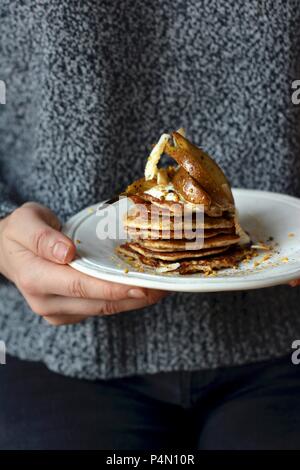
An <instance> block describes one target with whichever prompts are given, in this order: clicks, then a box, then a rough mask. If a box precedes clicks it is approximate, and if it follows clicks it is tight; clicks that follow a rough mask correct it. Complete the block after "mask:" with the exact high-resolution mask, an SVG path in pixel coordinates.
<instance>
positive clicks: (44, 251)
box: [0, 202, 166, 325]
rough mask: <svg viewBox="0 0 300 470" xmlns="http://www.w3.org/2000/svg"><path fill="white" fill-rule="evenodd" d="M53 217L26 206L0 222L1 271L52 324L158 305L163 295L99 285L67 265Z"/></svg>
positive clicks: (70, 254) (69, 252) (68, 254)
mask: <svg viewBox="0 0 300 470" xmlns="http://www.w3.org/2000/svg"><path fill="white" fill-rule="evenodd" d="M59 230H60V223H59V221H58V219H57V218H56V216H55V214H54V213H53V212H52V211H50V209H47V208H46V207H44V206H41V205H39V204H36V203H32V202H30V203H26V204H24V205H23V206H21V207H20V208H18V209H17V210H15V211H14V212H13V213H12V214H11V215H9V216H8V217H6V218H5V219H2V220H1V221H0V273H1V274H3V275H4V276H5V277H7V278H8V279H9V280H11V281H12V282H14V284H15V285H16V286H17V288H18V289H19V290H20V292H21V293H22V295H23V296H24V297H25V299H26V301H27V303H28V304H29V306H30V307H31V309H32V310H33V312H35V313H36V314H38V315H41V316H42V317H43V318H44V319H45V320H47V321H48V322H49V323H50V324H52V325H66V324H70V323H77V322H79V321H81V320H83V319H85V318H87V317H90V316H94V315H110V314H114V313H120V312H125V311H129V310H135V309H139V308H143V307H146V306H147V305H151V304H154V303H156V302H158V301H159V300H160V299H161V298H162V297H164V295H165V294H166V293H165V292H163V291H159V290H152V289H142V288H136V287H132V286H126V285H122V284H117V283H112V282H107V281H101V280H98V279H95V278H93V277H90V276H87V275H86V274H82V273H80V272H78V271H75V270H74V269H72V268H71V267H70V266H68V265H67V263H69V262H70V261H72V259H73V258H74V257H75V254H76V247H75V245H74V244H73V242H72V241H71V240H70V239H69V238H67V237H66V236H65V235H64V234H62V233H61V232H60V231H59Z"/></svg>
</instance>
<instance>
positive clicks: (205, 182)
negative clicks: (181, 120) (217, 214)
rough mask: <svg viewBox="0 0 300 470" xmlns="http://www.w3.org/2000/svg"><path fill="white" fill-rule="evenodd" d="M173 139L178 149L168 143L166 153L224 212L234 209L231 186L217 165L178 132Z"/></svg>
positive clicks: (173, 134) (174, 133)
mask: <svg viewBox="0 0 300 470" xmlns="http://www.w3.org/2000/svg"><path fill="white" fill-rule="evenodd" d="M172 137H173V139H174V141H175V144H176V147H174V146H172V145H171V144H170V142H169V141H168V142H166V145H165V152H166V153H167V154H168V155H169V156H170V157H172V158H173V159H174V160H175V161H176V162H177V163H178V165H180V166H182V167H183V168H184V169H185V171H186V172H187V173H188V174H189V175H190V176H192V177H193V178H194V179H195V180H196V181H197V182H198V183H199V184H200V185H201V187H202V188H203V189H204V190H205V191H206V192H207V193H208V194H209V196H210V197H211V199H212V201H213V202H214V203H216V204H217V205H219V206H220V207H221V208H222V209H223V210H229V209H233V208H234V199H233V196H232V192H231V188H230V184H229V182H228V180H227V178H226V176H225V175H224V173H223V171H222V170H221V168H220V167H219V166H218V165H217V163H216V162H215V161H214V160H213V159H212V158H211V157H210V156H209V155H208V154H207V153H205V152H204V151H203V150H202V149H200V148H198V147H196V146H195V145H194V144H192V143H191V142H190V141H189V140H187V139H186V138H185V137H183V136H182V135H181V134H179V133H178V132H173V133H172Z"/></svg>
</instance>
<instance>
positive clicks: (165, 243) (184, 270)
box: [117, 132, 251, 274]
mask: <svg viewBox="0 0 300 470" xmlns="http://www.w3.org/2000/svg"><path fill="white" fill-rule="evenodd" d="M163 153H167V154H168V155H169V156H171V157H172V158H173V159H174V160H175V161H176V163H177V164H178V166H177V167H168V168H161V169H159V168H158V166H157V164H158V161H159V159H160V157H161V155H162V154H163ZM125 194H126V195H127V196H128V197H129V198H130V199H131V201H132V202H133V206H132V207H131V208H130V209H129V210H128V212H127V214H126V216H125V219H124V226H125V228H126V230H127V233H128V236H129V241H128V242H127V243H125V244H123V245H121V246H119V247H118V248H117V253H118V254H119V255H120V256H121V257H122V258H123V259H125V260H126V261H127V262H129V263H130V264H133V265H134V266H136V267H149V268H151V269H154V270H155V271H156V272H178V273H179V274H192V273H196V272H204V273H207V274H213V273H214V271H216V270H219V269H222V268H229V267H233V266H236V265H237V264H238V263H239V262H240V261H241V260H243V259H244V258H245V257H247V256H249V255H250V253H251V250H250V247H249V242H250V239H249V236H248V235H247V234H246V233H245V232H244V231H243V229H242V228H241V226H240V224H239V221H238V216H237V212H236V209H235V205H234V200H233V197H232V193H231V188H230V185H229V183H228V181H227V179H226V177H225V175H224V173H223V172H222V170H221V169H220V168H219V167H218V165H217V164H216V163H215V162H214V161H213V160H212V159H211V157H209V156H208V155H207V154H206V153H205V152H203V151H202V150H201V149H199V148H198V147H196V146H194V145H193V144H192V143H191V142H189V141H188V140H187V139H186V138H185V137H184V135H182V132H174V133H173V134H172V135H169V134H163V135H162V137H161V138H160V140H159V141H158V143H157V144H156V146H154V148H153V150H152V152H151V154H150V157H149V159H148V162H147V165H146V169H145V177H144V178H142V179H140V180H138V181H136V182H135V183H133V184H132V185H130V186H129V187H128V188H127V190H126V193H125Z"/></svg>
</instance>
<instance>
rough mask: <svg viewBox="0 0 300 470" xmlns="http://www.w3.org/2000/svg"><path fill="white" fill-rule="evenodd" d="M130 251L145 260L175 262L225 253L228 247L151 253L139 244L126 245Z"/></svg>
mask: <svg viewBox="0 0 300 470" xmlns="http://www.w3.org/2000/svg"><path fill="white" fill-rule="evenodd" d="M127 245H128V246H129V248H131V250H133V251H136V252H137V253H139V254H140V255H142V256H145V257H146V258H153V259H161V260H164V261H177V260H179V259H187V258H203V257H204V256H209V255H215V254H218V253H221V252H222V251H225V250H226V249H227V248H228V247H220V248H209V249H203V250H184V251H173V252H167V251H152V250H149V249H148V248H145V247H143V246H141V245H140V244H139V243H128V244H127Z"/></svg>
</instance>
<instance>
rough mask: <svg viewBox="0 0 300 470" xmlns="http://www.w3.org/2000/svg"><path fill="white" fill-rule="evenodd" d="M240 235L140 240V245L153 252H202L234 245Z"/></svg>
mask: <svg viewBox="0 0 300 470" xmlns="http://www.w3.org/2000/svg"><path fill="white" fill-rule="evenodd" d="M239 239H240V237H239V236H238V235H217V236H215V237H212V238H208V239H203V238H202V239H199V240H194V241H193V240H187V239H183V240H147V239H143V240H139V245H140V246H142V247H144V248H147V249H148V250H151V251H164V252H174V251H182V250H186V249H187V250H202V249H206V248H218V247H223V246H229V245H234V244H236V243H237V242H238V241H239Z"/></svg>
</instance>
